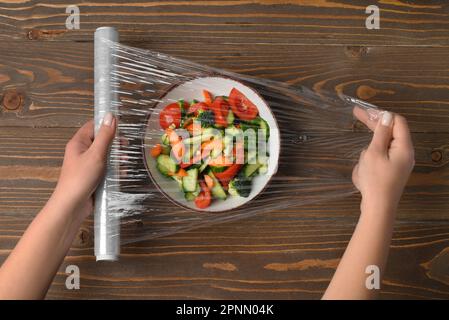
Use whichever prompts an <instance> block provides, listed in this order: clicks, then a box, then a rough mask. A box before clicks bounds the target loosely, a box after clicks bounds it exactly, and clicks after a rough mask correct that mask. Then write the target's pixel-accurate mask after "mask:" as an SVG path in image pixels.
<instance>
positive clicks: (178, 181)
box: [172, 176, 182, 190]
mask: <svg viewBox="0 0 449 320" xmlns="http://www.w3.org/2000/svg"><path fill="white" fill-rule="evenodd" d="M172 178H173V180H175V181H176V182H177V183H178V186H179V189H181V190H182V177H178V176H172Z"/></svg>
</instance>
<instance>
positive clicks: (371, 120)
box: [352, 106, 380, 131]
mask: <svg viewBox="0 0 449 320" xmlns="http://www.w3.org/2000/svg"><path fill="white" fill-rule="evenodd" d="M352 113H353V114H354V116H355V117H356V118H357V119H358V120H359V121H360V122H362V123H363V124H364V125H366V126H367V127H368V128H369V129H370V130H371V131H374V129H376V125H377V122H378V119H379V114H380V111H379V110H377V109H363V108H360V107H358V106H356V107H354V109H353V110H352Z"/></svg>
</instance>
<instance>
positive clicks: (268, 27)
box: [0, 0, 449, 46]
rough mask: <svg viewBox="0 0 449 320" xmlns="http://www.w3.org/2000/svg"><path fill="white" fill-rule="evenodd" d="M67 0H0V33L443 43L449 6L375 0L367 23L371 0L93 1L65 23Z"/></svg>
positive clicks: (448, 36)
mask: <svg viewBox="0 0 449 320" xmlns="http://www.w3.org/2000/svg"><path fill="white" fill-rule="evenodd" d="M71 4H73V3H71V2H68V1H61V0H58V1H40V2H39V3H38V4H34V3H33V2H30V1H3V3H2V5H1V7H0V26H1V31H2V32H0V39H1V40H2V41H4V40H11V39H26V38H30V39H36V40H52V39H63V40H76V41H86V40H87V41H90V40H92V34H93V31H94V30H95V28H97V27H99V26H104V25H111V26H115V27H117V28H119V29H120V31H121V37H122V39H123V40H134V41H142V42H148V41H151V42H153V43H167V42H170V43H173V42H176V43H188V42H191V41H197V40H200V41H201V42H202V43H209V44H215V45H222V44H226V45H229V44H230V45H238V44H247V43H265V44H275V45H279V44H283V45H296V44H338V45H340V44H349V45H360V44H363V45H420V46H422V45H446V46H447V45H448V44H449V33H448V30H449V24H448V17H449V6H448V5H447V4H446V3H444V2H441V1H437V2H427V3H422V4H418V3H410V2H402V1H383V2H381V3H377V6H378V7H379V8H380V10H381V11H380V18H381V20H380V29H379V30H368V29H366V27H365V20H366V18H367V17H368V14H366V13H365V10H366V7H367V6H369V5H372V4H373V2H372V1H368V0H364V1H358V2H357V3H355V2H353V1H349V0H337V1H332V2H325V1H307V0H303V1H283V2H281V3H279V2H276V1H272V0H259V1H247V0H242V1H139V2H129V1H123V0H122V1H106V0H102V1H95V2H92V1H91V2H86V3H79V4H78V6H79V9H80V13H81V28H80V29H79V30H67V29H66V27H65V21H66V18H67V14H66V13H65V10H66V7H67V6H68V5H71Z"/></svg>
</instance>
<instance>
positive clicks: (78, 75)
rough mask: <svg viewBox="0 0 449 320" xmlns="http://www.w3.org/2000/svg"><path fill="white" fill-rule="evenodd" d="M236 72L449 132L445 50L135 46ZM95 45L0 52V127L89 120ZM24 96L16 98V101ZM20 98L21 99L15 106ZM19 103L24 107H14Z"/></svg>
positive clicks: (418, 127) (16, 46)
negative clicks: (355, 100) (341, 97)
mask: <svg viewBox="0 0 449 320" xmlns="http://www.w3.org/2000/svg"><path fill="white" fill-rule="evenodd" d="M135 45H136V46H137V47H147V48H151V49H155V50H160V51H162V52H166V53H168V54H173V55H175V56H178V57H181V58H187V59H191V60H193V61H196V62H199V63H203V64H206V65H211V66H214V67H217V68H225V69H228V70H231V71H235V72H240V73H244V74H247V75H250V76H258V77H262V78H267V79H271V80H278V81H283V82H287V83H291V84H292V85H304V86H306V87H309V88H313V89H314V90H315V91H316V92H322V90H326V91H330V92H341V93H345V94H348V95H352V96H356V97H359V98H362V99H365V100H367V101H369V102H372V103H375V104H377V105H379V106H380V107H381V108H385V109H389V110H392V111H395V112H398V113H402V114H404V115H405V116H406V117H407V118H408V119H409V122H410V125H411V129H412V131H415V132H449V121H448V117H449V115H448V114H447V106H448V101H449V90H448V86H447V79H448V73H447V70H449V54H448V53H447V50H446V49H445V48H418V47H414V48H408V47H407V48H404V47H395V48H391V47H346V46H332V47H326V48H323V47H321V46H297V47H294V48H288V47H285V46H281V47H279V46H268V47H267V46H258V45H241V46H239V47H226V48H211V49H209V50H208V52H207V53H206V52H204V50H202V49H201V46H200V45H199V44H198V43H190V44H186V45H182V46H181V45H176V44H166V45H160V46H159V45H158V46H153V44H145V45H142V44H135ZM24 48H26V49H24ZM92 50H93V48H92V44H90V43H71V42H47V43H45V45H43V44H42V43H36V42H30V43H27V44H24V43H23V42H20V41H18V42H8V43H7V44H5V45H4V46H3V47H2V48H0V82H1V83H2V86H3V90H2V91H3V99H2V100H3V101H5V96H7V98H8V97H9V98H8V99H6V100H7V105H8V106H10V105H12V106H14V104H15V103H16V104H17V103H19V104H20V107H19V108H18V109H17V110H8V109H7V108H5V107H3V108H2V109H0V125H1V126H2V127H5V126H18V125H23V126H43V127H49V126H51V127H58V126H59V127H61V126H62V127H77V126H80V125H81V124H82V123H83V122H85V121H86V120H87V119H89V118H90V117H92V113H93V109H92V105H93V58H92ZM17 97H19V98H17ZM17 99H19V100H17ZM17 101H19V102H17Z"/></svg>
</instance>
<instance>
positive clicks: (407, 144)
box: [392, 115, 413, 149]
mask: <svg viewBox="0 0 449 320" xmlns="http://www.w3.org/2000/svg"><path fill="white" fill-rule="evenodd" d="M392 135H393V142H394V143H395V145H397V146H398V147H403V148H407V149H409V148H413V142H412V137H411V135H410V130H409V128H408V124H407V120H405V118H404V117H402V116H400V115H395V117H394V126H393V132H392Z"/></svg>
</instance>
